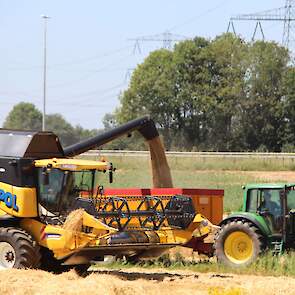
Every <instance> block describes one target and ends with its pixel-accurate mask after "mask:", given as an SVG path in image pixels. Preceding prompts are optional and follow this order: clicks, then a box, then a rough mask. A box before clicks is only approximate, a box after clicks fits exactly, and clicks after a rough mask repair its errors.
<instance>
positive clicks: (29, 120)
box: [3, 102, 101, 146]
mask: <svg viewBox="0 0 295 295" xmlns="http://www.w3.org/2000/svg"><path fill="white" fill-rule="evenodd" d="M3 127H4V128H8V129H21V130H33V131H39V130H41V129H42V113H41V112H40V111H39V110H38V109H37V108H36V107H35V105H33V104H31V103H26V102H21V103H19V104H17V105H15V106H14V107H13V109H12V110H11V111H10V113H9V114H8V116H7V118H6V119H5V122H4V124H3ZM46 129H47V130H50V131H54V132H55V133H56V134H57V135H58V136H59V138H60V140H61V143H62V144H63V146H67V145H71V144H73V143H76V142H78V141H80V140H82V139H84V138H87V137H90V136H92V135H95V134H97V133H98V132H101V131H100V130H87V129H83V128H82V127H81V126H80V125H77V126H72V125H71V124H70V123H69V122H67V121H66V120H65V119H64V118H63V116H62V115H60V114H50V115H47V116H46Z"/></svg>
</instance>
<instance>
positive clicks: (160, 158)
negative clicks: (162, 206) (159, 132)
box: [147, 137, 173, 188]
mask: <svg viewBox="0 0 295 295" xmlns="http://www.w3.org/2000/svg"><path fill="white" fill-rule="evenodd" d="M147 142H148V145H149V149H150V155H151V166H152V174H153V186H154V187H158V188H161V187H163V188H165V187H168V188H169V187H173V183H172V177H171V172H170V168H169V165H168V161H167V158H166V154H165V149H164V145H163V143H162V141H161V139H160V137H155V138H153V139H151V140H148V141H147Z"/></svg>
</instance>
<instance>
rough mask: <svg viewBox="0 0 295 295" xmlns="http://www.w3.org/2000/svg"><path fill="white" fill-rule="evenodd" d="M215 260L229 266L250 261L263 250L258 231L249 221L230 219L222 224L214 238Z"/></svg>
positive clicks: (261, 237)
mask: <svg viewBox="0 0 295 295" xmlns="http://www.w3.org/2000/svg"><path fill="white" fill-rule="evenodd" d="M214 247H215V255H216V257H217V261H218V262H221V263H223V264H225V265H228V266H231V267H241V266H246V265H249V264H250V263H252V262H253V261H254V260H255V259H256V258H257V256H258V255H259V253H260V252H261V251H262V250H263V247H264V242H263V236H262V234H261V233H260V231H259V230H258V229H257V227H255V226H254V225H252V224H251V223H249V222H243V221H231V222H228V223H226V224H225V225H223V226H222V228H221V230H220V231H219V233H218V235H217V237H216V240H215V245H214Z"/></svg>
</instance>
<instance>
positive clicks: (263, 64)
mask: <svg viewBox="0 0 295 295" xmlns="http://www.w3.org/2000/svg"><path fill="white" fill-rule="evenodd" d="M289 60H290V59H289V54H288V51H287V49H286V48H283V47H281V46H278V45H277V44H276V43H274V42H262V41H258V42H255V43H254V44H253V45H252V46H251V47H250V50H249V56H248V69H247V75H246V76H245V82H244V84H245V86H244V94H243V96H242V99H241V107H240V114H239V115H240V124H241V128H242V130H243V135H244V136H243V141H244V149H247V150H256V149H259V148H260V147H262V148H263V149H264V148H266V149H267V150H268V151H280V149H281V146H282V137H281V134H282V129H284V115H283V99H284V90H283V78H284V75H285V73H286V71H287V67H288V62H289Z"/></svg>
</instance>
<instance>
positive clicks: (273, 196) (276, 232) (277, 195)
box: [243, 184, 295, 244]
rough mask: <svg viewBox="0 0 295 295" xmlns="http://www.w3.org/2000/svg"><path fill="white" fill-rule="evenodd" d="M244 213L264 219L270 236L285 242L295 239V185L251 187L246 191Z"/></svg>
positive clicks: (288, 242) (291, 241)
mask: <svg viewBox="0 0 295 295" xmlns="http://www.w3.org/2000/svg"><path fill="white" fill-rule="evenodd" d="M243 211H244V212H247V213H253V214H255V215H258V216H259V217H262V219H263V220H264V222H265V223H266V225H267V227H268V228H269V234H270V235H272V236H274V237H278V238H281V239H283V240H284V242H285V244H290V243H293V241H294V239H295V184H261V185H249V186H247V187H246V188H245V191H244V208H243Z"/></svg>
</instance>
